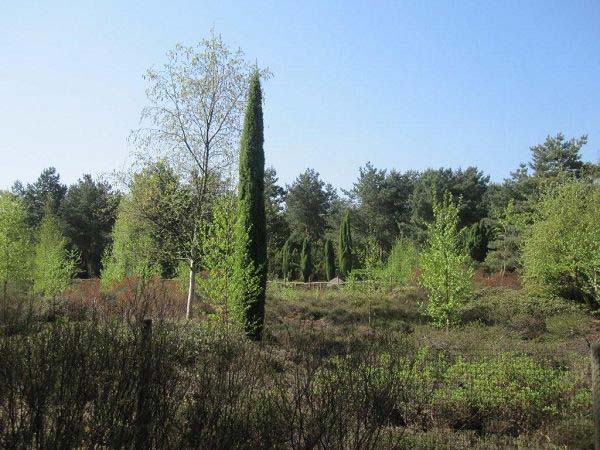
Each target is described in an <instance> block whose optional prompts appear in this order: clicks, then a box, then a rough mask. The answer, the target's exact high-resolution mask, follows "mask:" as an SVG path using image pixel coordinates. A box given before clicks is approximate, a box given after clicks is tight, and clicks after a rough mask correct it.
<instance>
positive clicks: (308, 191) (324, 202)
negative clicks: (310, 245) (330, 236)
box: [285, 169, 337, 241]
mask: <svg viewBox="0 0 600 450" xmlns="http://www.w3.org/2000/svg"><path fill="white" fill-rule="evenodd" d="M336 199H337V195H336V194H335V189H334V188H333V187H332V186H331V185H330V184H325V182H323V181H322V180H321V179H320V178H319V174H318V173H317V172H315V171H314V170H312V169H306V171H305V172H303V173H301V174H300V175H298V177H297V178H296V179H295V180H294V182H293V183H292V185H291V186H288V187H287V194H286V197H285V201H286V207H287V220H288V223H289V224H290V228H291V229H292V231H294V232H296V233H298V234H300V235H302V236H305V235H308V236H309V237H310V239H311V240H313V241H317V240H319V239H321V238H322V237H323V235H324V234H325V231H326V230H327V228H328V224H327V216H328V215H329V214H331V213H332V204H333V202H334V201H335V200H336Z"/></svg>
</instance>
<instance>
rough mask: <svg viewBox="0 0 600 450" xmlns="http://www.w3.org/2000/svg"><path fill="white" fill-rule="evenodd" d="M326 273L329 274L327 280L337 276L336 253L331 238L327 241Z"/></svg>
mask: <svg viewBox="0 0 600 450" xmlns="http://www.w3.org/2000/svg"><path fill="white" fill-rule="evenodd" d="M325 274H326V275H327V281H330V280H332V279H333V278H334V277H335V255H334V253H333V242H331V239H327V240H326V241H325Z"/></svg>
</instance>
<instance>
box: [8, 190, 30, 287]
mask: <svg viewBox="0 0 600 450" xmlns="http://www.w3.org/2000/svg"><path fill="white" fill-rule="evenodd" d="M32 250H33V249H32V242H31V232H30V230H29V229H28V227H27V211H26V209H25V206H24V205H23V202H22V201H21V200H20V199H19V198H18V197H16V196H14V195H13V194H9V193H8V192H3V191H0V283H2V284H4V283H8V284H10V285H11V286H13V287H14V288H16V289H23V288H25V287H26V285H27V283H28V282H29V281H30V277H31V262H32V257H31V256H32Z"/></svg>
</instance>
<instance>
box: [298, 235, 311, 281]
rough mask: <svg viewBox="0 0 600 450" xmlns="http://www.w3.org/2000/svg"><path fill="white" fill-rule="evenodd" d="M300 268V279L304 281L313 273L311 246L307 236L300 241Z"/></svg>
mask: <svg viewBox="0 0 600 450" xmlns="http://www.w3.org/2000/svg"><path fill="white" fill-rule="evenodd" d="M300 269H301V270H302V279H303V280H304V282H305V283H307V282H308V281H310V276H311V275H312V273H313V260H312V246H311V245H310V241H309V240H308V237H306V238H304V241H303V242H302V252H301V253H300Z"/></svg>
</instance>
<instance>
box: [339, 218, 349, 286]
mask: <svg viewBox="0 0 600 450" xmlns="http://www.w3.org/2000/svg"><path fill="white" fill-rule="evenodd" d="M339 251H340V254H339V258H340V275H341V276H342V277H346V276H347V275H348V274H350V272H351V271H352V235H351V233H350V217H349V214H348V213H346V214H345V215H344V218H343V219H342V225H341V226H340V248H339Z"/></svg>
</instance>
